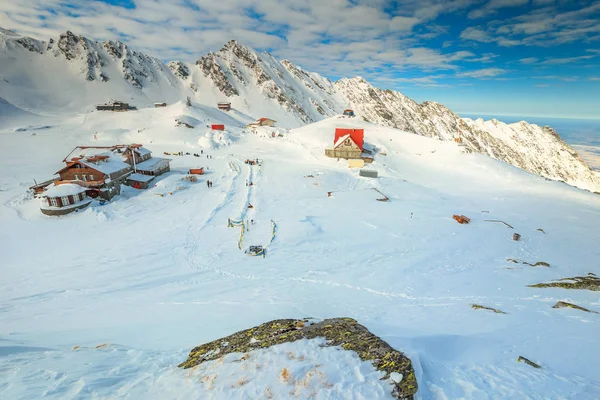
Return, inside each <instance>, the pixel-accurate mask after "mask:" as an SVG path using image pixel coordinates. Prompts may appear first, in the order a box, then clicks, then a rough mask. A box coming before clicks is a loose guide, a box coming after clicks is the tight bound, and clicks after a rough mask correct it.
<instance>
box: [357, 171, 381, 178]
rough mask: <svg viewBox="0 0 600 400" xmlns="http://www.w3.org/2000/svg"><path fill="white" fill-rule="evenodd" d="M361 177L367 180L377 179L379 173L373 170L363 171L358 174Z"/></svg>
mask: <svg viewBox="0 0 600 400" xmlns="http://www.w3.org/2000/svg"><path fill="white" fill-rule="evenodd" d="M358 175H359V176H363V177H365V178H377V175H378V173H377V171H376V170H372V169H361V170H360V171H359V173H358Z"/></svg>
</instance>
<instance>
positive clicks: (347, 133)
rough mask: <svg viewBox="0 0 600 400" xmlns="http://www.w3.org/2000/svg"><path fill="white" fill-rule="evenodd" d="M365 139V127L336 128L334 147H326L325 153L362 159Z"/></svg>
mask: <svg viewBox="0 0 600 400" xmlns="http://www.w3.org/2000/svg"><path fill="white" fill-rule="evenodd" d="M364 141H365V130H364V129H353V128H336V130H335V137H334V139H333V148H331V149H326V150H325V155H326V156H327V157H333V158H345V159H361V158H363V152H364Z"/></svg>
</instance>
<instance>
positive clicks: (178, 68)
mask: <svg viewBox="0 0 600 400" xmlns="http://www.w3.org/2000/svg"><path fill="white" fill-rule="evenodd" d="M167 66H168V67H169V69H170V70H171V71H172V72H173V74H174V75H175V76H176V77H178V78H180V79H187V77H188V76H190V69H189V68H188V67H187V65H185V64H184V63H182V62H181V61H171V62H170V63H169V64H167Z"/></svg>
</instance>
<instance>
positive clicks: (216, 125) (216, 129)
mask: <svg viewBox="0 0 600 400" xmlns="http://www.w3.org/2000/svg"><path fill="white" fill-rule="evenodd" d="M211 129H212V130H215V131H222V130H225V125H219V124H213V125H211Z"/></svg>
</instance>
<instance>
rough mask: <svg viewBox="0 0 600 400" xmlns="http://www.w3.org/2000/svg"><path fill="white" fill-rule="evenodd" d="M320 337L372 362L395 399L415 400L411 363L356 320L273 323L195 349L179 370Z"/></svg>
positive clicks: (294, 320)
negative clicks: (228, 355)
mask: <svg viewBox="0 0 600 400" xmlns="http://www.w3.org/2000/svg"><path fill="white" fill-rule="evenodd" d="M318 337H322V338H325V340H326V341H327V345H329V346H340V347H341V348H343V349H344V350H352V351H354V352H356V353H357V354H358V356H359V357H360V359H361V360H363V361H371V362H372V364H373V366H374V367H375V368H376V369H377V370H379V371H383V372H385V374H386V375H385V376H384V379H389V380H390V383H391V384H392V385H393V391H392V395H393V396H394V397H395V398H397V399H402V400H412V399H413V395H414V394H415V393H416V392H417V388H418V386H417V380H416V378H415V373H414V370H413V367H412V363H411V361H410V359H409V358H408V357H406V356H405V355H404V354H403V353H401V352H399V351H397V350H394V349H393V348H392V347H391V346H390V345H389V344H387V343H386V342H384V341H383V340H382V339H380V338H379V337H377V336H375V335H374V334H372V333H371V332H369V330H368V329H367V328H365V327H364V326H362V325H360V324H359V323H358V322H356V321H355V320H353V319H352V318H332V319H326V320H324V321H321V322H317V323H311V322H310V321H309V320H296V319H280V320H274V321H270V322H267V323H264V324H262V325H259V326H256V327H254V328H250V329H246V330H244V331H240V332H237V333H234V334H233V335H230V336H227V337H224V338H222V339H218V340H215V341H212V342H210V343H206V344H203V345H201V346H198V347H196V348H194V349H192V351H191V352H190V354H189V356H188V359H187V360H186V361H185V362H183V363H181V364H180V365H179V367H181V368H192V367H195V366H197V365H199V364H201V363H203V362H206V361H211V360H215V359H218V358H219V357H222V356H223V355H225V354H229V353H247V352H249V351H252V350H256V349H261V348H267V347H271V346H275V345H278V344H282V343H286V342H295V341H297V340H300V339H315V338H318ZM400 377H401V378H400ZM393 378H395V379H393ZM396 381H398V382H396Z"/></svg>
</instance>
